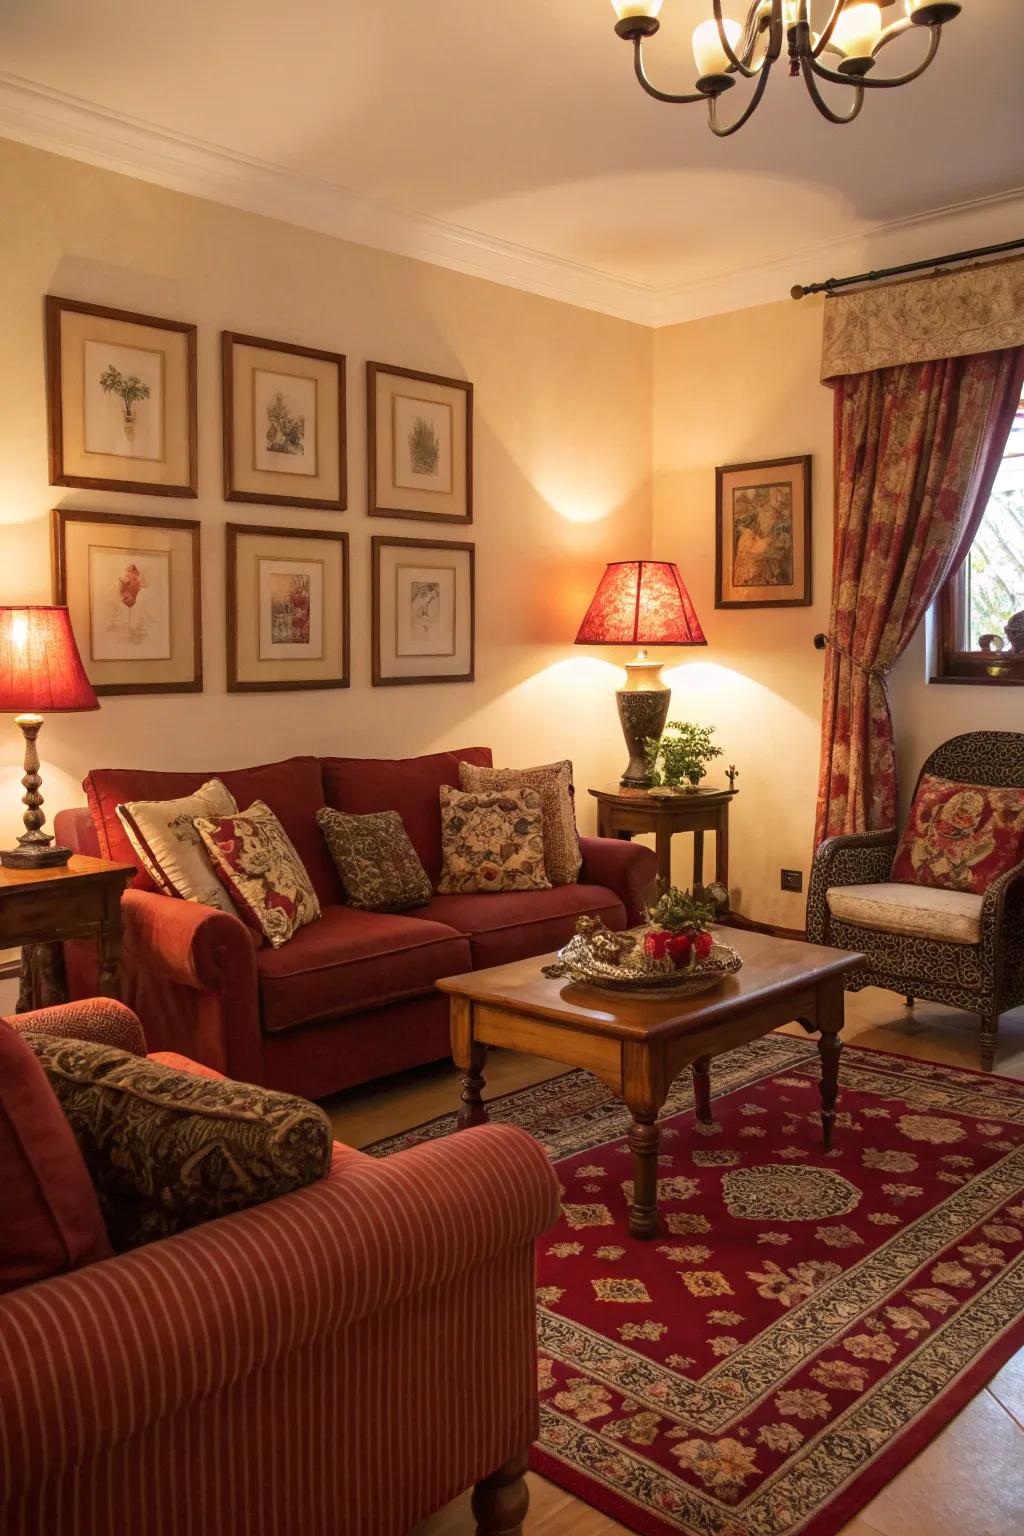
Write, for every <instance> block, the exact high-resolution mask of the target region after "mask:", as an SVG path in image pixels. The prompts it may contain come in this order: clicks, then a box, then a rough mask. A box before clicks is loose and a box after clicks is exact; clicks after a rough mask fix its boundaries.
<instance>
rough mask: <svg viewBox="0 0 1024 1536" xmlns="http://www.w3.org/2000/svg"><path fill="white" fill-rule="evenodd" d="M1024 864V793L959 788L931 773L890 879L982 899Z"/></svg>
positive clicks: (975, 786)
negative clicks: (964, 893) (992, 886)
mask: <svg viewBox="0 0 1024 1536" xmlns="http://www.w3.org/2000/svg"><path fill="white" fill-rule="evenodd" d="M1022 860H1024V789H996V788H993V787H992V786H991V785H988V784H958V783H955V782H954V781H953V780H952V779H940V778H937V777H935V776H934V775H933V774H930V773H926V774H925V776H924V778H923V779H922V780H921V783H920V784H919V785H918V789H917V794H916V795H915V796H914V804H913V806H912V807H911V811H910V819H909V821H908V822H907V827H906V831H905V832H904V834H903V838H902V840H901V842H900V846H899V848H898V850H897V853H896V858H895V860H894V862H893V866H892V875H891V876H890V878H891V879H892V880H895V881H897V882H898V883H899V884H902V885H931V886H937V887H939V888H940V889H942V890H947V891H970V892H971V894H972V895H974V896H981V895H983V894H984V893H985V891H987V890H988V888H989V886H990V885H991V884H992V882H993V880H995V879H997V878H998V876H999V875H1002V874H1005V873H1006V871H1007V870H1008V869H1012V868H1013V867H1014V865H1015V864H1019V863H1021V861H1022Z"/></svg>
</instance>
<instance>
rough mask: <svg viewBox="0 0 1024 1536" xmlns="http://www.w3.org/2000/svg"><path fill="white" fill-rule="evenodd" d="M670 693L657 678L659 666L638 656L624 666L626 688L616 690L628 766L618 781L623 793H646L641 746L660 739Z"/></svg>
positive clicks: (647, 785)
mask: <svg viewBox="0 0 1024 1536" xmlns="http://www.w3.org/2000/svg"><path fill="white" fill-rule="evenodd" d="M671 699H672V690H671V688H669V687H667V686H666V684H665V681H664V679H663V678H662V675H661V663H660V662H656V661H648V660H647V655H646V652H643V651H642V652H641V653H640V656H639V657H638V658H637V659H636V661H632V662H627V663H626V686H625V688H619V689H617V690H616V694H615V701H616V703H617V704H618V706H619V723H620V725H621V726H622V734H623V736H624V737H625V738H626V747H627V749H628V751H629V762H628V763H627V764H626V771H625V773H624V774H623V775H622V778H621V779H620V780H619V783H620V784H621V786H622V788H623V789H649V788H650V786H651V775H650V773H649V772H648V770H647V759H646V758H645V757H644V746H645V744H646V743H647V741H648V739H649V738H650V737H652V736H653V737H660V736H661V733H662V731H663V730H664V729H665V721H666V720H667V719H668V706H669V703H670V702H671Z"/></svg>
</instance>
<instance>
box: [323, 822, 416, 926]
mask: <svg viewBox="0 0 1024 1536" xmlns="http://www.w3.org/2000/svg"><path fill="white" fill-rule="evenodd" d="M316 819H317V824H318V826H319V827H320V830H321V832H322V833H323V835H324V837H325V839H326V841H327V846H328V848H329V849H330V851H331V858H332V859H333V860H334V863H335V866H336V868H337V871H338V874H339V875H340V876H341V883H342V885H343V886H344V887H345V898H346V900H347V901H348V903H349V905H350V906H353V907H362V908H363V909H364V911H367V912H408V910H409V908H410V907H422V906H425V905H426V903H427V902H428V901H429V900H430V898H431V896H432V895H433V892H432V890H431V888H430V881H429V880H428V879H427V873H426V870H425V869H424V868H423V865H422V864H421V863H420V861H419V856H418V854H417V852H416V849H415V848H414V847H413V845H412V843H411V842H410V841H409V834H408V832H407V831H406V830H405V827H404V826H403V825H402V818H401V816H399V814H398V812H397V811H371V812H370V813H369V815H368V816H350V815H349V814H348V812H347V811H336V810H335V809H334V808H333V806H330V805H325V806H323V807H322V808H321V809H320V810H319V811H317V813H316Z"/></svg>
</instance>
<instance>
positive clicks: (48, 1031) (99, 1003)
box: [6, 997, 146, 1056]
mask: <svg viewBox="0 0 1024 1536" xmlns="http://www.w3.org/2000/svg"><path fill="white" fill-rule="evenodd" d="M6 1022H7V1023H8V1024H13V1026H14V1028H15V1029H34V1030H35V1031H36V1032H37V1033H38V1034H41V1035H53V1036H54V1037H55V1038H56V1039H58V1040H91V1041H93V1042H94V1043H95V1044H96V1045H113V1046H116V1047H117V1049H118V1050H120V1051H130V1052H131V1054H132V1055H133V1056H145V1054H146V1037H145V1035H144V1034H143V1033H142V1025H141V1024H140V1023H139V1021H138V1019H137V1018H136V1016H135V1014H134V1013H133V1012H132V1010H131V1009H130V1008H126V1007H125V1005H124V1003H119V1002H116V1001H115V999H114V998H112V997H87V998H82V999H81V1000H80V1001H79V1002H75V1003H56V1004H54V1006H53V1007H52V1008H35V1009H32V1010H31V1011H30V1012H29V1013H15V1014H11V1015H10V1016H9V1017H8V1018H7V1020H6Z"/></svg>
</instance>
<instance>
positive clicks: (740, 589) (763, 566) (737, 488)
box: [715, 453, 811, 608]
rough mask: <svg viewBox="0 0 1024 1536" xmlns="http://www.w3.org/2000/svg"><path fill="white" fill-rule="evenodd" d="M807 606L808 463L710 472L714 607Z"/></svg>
mask: <svg viewBox="0 0 1024 1536" xmlns="http://www.w3.org/2000/svg"><path fill="white" fill-rule="evenodd" d="M810 602H811V455H810V454H809V453H805V454H802V455H800V456H799V457H797V458H794V459H766V460H765V461H764V462H763V463H761V464H726V465H720V466H719V468H718V469H716V470H715V607H716V608H807V607H809V606H810Z"/></svg>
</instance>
